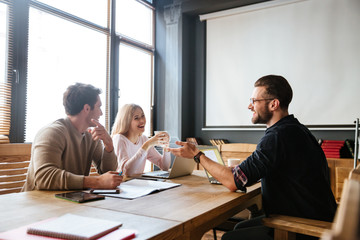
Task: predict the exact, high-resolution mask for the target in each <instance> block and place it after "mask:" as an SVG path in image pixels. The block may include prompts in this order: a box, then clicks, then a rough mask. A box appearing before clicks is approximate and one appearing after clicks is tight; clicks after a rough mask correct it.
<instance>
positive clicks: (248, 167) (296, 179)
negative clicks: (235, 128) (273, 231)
mask: <svg viewBox="0 0 360 240" xmlns="http://www.w3.org/2000/svg"><path fill="white" fill-rule="evenodd" d="M239 167H240V169H241V171H242V172H243V173H244V174H245V176H246V177H247V183H246V185H245V186H249V185H252V184H254V183H256V182H257V181H258V180H259V179H261V183H262V198H263V207H264V210H265V213H266V214H267V215H269V214H282V215H288V216H295V217H304V218H311V219H318V220H324V221H332V220H333V217H334V215H335V211H336V202H335V198H334V195H333V193H332V191H331V188H330V179H329V168H328V165H327V160H326V158H325V155H324V152H323V151H322V149H321V147H320V145H319V144H318V142H317V141H316V139H315V137H314V136H313V135H312V134H311V132H310V131H309V130H308V129H307V128H306V127H305V126H304V125H302V124H300V123H299V121H298V120H297V119H296V118H294V116H293V115H289V116H286V117H284V118H282V119H281V120H280V121H278V122H277V123H275V124H274V125H273V126H271V127H270V128H268V129H266V131H265V135H264V137H262V139H261V140H260V142H259V144H258V145H257V148H256V150H255V151H254V152H253V153H252V155H251V156H249V157H248V158H247V159H246V161H244V162H242V163H241V164H240V166H239ZM235 182H236V185H237V187H238V188H239V189H241V188H243V186H241V185H240V183H239V181H235Z"/></svg>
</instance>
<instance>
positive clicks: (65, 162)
mask: <svg viewBox="0 0 360 240" xmlns="http://www.w3.org/2000/svg"><path fill="white" fill-rule="evenodd" d="M92 162H93V163H94V165H95V167H96V168H97V171H98V173H99V174H102V173H105V172H107V171H115V170H116V168H117V165H118V164H117V159H116V156H115V154H114V151H112V152H111V153H108V152H107V151H105V150H104V147H103V144H102V141H93V140H92V137H91V134H90V133H88V132H85V133H83V134H81V133H79V132H78V131H77V129H76V128H75V127H74V126H73V125H72V123H71V122H70V120H69V119H68V118H65V119H59V120H56V121H55V122H53V123H52V124H50V125H49V126H47V127H44V128H43V129H41V130H40V131H39V132H38V133H37V135H36V137H35V139H34V142H33V143H32V149H31V160H30V165H29V169H28V174H27V178H26V183H25V185H24V187H23V189H22V191H31V190H39V189H49V190H50V189H52V190H69V189H83V182H84V176H88V175H89V172H90V167H91V163H92Z"/></svg>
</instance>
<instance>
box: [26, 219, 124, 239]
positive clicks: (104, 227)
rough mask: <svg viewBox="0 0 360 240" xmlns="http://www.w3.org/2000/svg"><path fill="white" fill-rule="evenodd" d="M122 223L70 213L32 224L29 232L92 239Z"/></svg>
mask: <svg viewBox="0 0 360 240" xmlns="http://www.w3.org/2000/svg"><path fill="white" fill-rule="evenodd" d="M121 225H122V223H121V222H117V221H109V220H104V219H99V218H90V217H83V216H78V215H74V214H70V213H68V214H65V215H63V216H61V217H57V218H54V219H50V220H49V221H46V222H43V223H40V224H36V225H34V226H31V227H29V228H28V229H27V233H28V234H35V235H41V236H47V237H54V238H65V239H79V240H82V239H84V240H91V239H98V238H100V237H101V236H103V235H105V234H107V233H110V232H112V231H114V230H115V229H117V228H119V227H120V226H121Z"/></svg>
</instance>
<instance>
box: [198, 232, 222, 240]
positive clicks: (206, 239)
mask: <svg viewBox="0 0 360 240" xmlns="http://www.w3.org/2000/svg"><path fill="white" fill-rule="evenodd" d="M224 233H225V232H223V231H219V230H216V238H217V240H221V236H222V235H223V234H224ZM201 240H214V233H213V230H210V231H208V232H206V233H205V234H204V236H202V238H201Z"/></svg>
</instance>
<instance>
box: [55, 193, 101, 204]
mask: <svg viewBox="0 0 360 240" xmlns="http://www.w3.org/2000/svg"><path fill="white" fill-rule="evenodd" d="M55 197H57V198H61V199H65V200H69V201H72V202H77V203H83V202H89V201H96V200H102V199H105V196H101V195H97V194H92V193H86V192H67V193H58V194H55Z"/></svg>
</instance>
